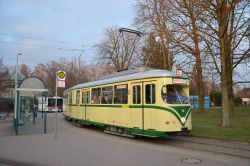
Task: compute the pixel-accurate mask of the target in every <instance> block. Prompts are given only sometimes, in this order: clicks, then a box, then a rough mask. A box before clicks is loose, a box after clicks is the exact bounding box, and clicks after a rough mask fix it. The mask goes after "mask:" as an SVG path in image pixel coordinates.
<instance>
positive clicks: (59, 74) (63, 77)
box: [57, 71, 66, 80]
mask: <svg viewBox="0 0 250 166" xmlns="http://www.w3.org/2000/svg"><path fill="white" fill-rule="evenodd" d="M57 76H58V79H59V80H65V77H66V73H65V71H58V74H57Z"/></svg>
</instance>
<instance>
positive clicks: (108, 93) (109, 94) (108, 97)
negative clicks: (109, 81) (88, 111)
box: [101, 86, 113, 104]
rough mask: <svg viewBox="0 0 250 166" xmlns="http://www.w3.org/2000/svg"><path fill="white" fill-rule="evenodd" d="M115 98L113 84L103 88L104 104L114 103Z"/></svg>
mask: <svg viewBox="0 0 250 166" xmlns="http://www.w3.org/2000/svg"><path fill="white" fill-rule="evenodd" d="M112 100H113V86H106V87H103V88H102V101H101V102H102V104H112Z"/></svg>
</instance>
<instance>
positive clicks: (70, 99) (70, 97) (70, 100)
mask: <svg viewBox="0 0 250 166" xmlns="http://www.w3.org/2000/svg"><path fill="white" fill-rule="evenodd" d="M69 104H72V93H70V94H69Z"/></svg>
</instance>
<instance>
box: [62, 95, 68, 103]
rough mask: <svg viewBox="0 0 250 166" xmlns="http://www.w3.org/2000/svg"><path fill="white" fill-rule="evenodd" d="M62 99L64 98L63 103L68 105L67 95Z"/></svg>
mask: <svg viewBox="0 0 250 166" xmlns="http://www.w3.org/2000/svg"><path fill="white" fill-rule="evenodd" d="M63 97H64V103H65V104H69V103H68V94H65V95H64V96H63Z"/></svg>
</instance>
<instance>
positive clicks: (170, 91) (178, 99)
mask: <svg viewBox="0 0 250 166" xmlns="http://www.w3.org/2000/svg"><path fill="white" fill-rule="evenodd" d="M161 96H162V100H163V101H164V102H165V103H168V104H188V103H189V97H188V95H187V94H186V93H185V92H184V91H183V89H182V88H181V86H176V85H164V86H163V87H162V91H161Z"/></svg>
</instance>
